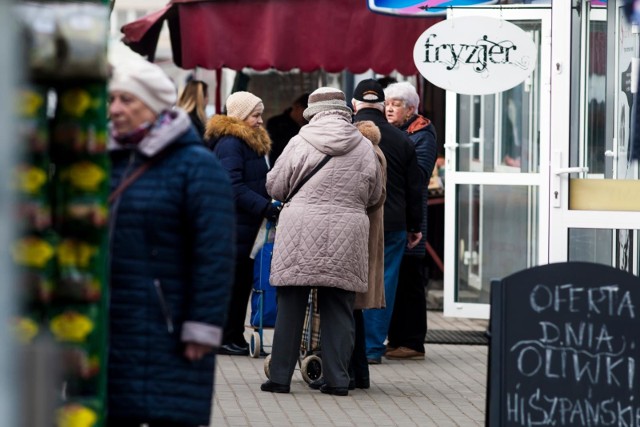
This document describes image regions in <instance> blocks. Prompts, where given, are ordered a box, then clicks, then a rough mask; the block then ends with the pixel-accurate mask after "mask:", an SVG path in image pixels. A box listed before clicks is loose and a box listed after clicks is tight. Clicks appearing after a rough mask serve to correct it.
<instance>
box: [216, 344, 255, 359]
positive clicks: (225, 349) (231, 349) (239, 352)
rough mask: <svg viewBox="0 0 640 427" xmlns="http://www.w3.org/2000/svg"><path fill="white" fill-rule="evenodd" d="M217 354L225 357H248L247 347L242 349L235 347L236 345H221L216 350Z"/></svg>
mask: <svg viewBox="0 0 640 427" xmlns="http://www.w3.org/2000/svg"><path fill="white" fill-rule="evenodd" d="M218 354H224V355H227V356H248V355H249V347H247V348H242V347H239V346H237V345H236V344H223V345H222V346H221V347H220V348H219V349H218Z"/></svg>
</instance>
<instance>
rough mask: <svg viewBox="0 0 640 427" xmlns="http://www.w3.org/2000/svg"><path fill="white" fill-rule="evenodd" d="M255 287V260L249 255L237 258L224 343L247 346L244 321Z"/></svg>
mask: <svg viewBox="0 0 640 427" xmlns="http://www.w3.org/2000/svg"><path fill="white" fill-rule="evenodd" d="M252 287H253V260H252V259H251V258H249V257H246V258H241V259H238V260H236V271H235V278H234V281H233V288H232V290H231V299H230V301H229V312H228V314H227V323H226V325H225V327H224V338H223V340H222V341H223V344H238V345H242V346H245V345H246V344H247V341H246V340H245V338H244V321H245V318H246V316H247V304H248V303H249V295H251V289H252Z"/></svg>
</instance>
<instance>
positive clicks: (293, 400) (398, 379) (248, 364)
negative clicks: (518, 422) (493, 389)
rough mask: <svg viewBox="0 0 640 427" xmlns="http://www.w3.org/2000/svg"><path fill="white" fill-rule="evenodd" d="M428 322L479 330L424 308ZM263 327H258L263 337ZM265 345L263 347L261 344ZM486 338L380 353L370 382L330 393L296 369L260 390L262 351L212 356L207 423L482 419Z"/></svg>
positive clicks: (458, 422) (477, 422) (474, 422)
mask: <svg viewBox="0 0 640 427" xmlns="http://www.w3.org/2000/svg"><path fill="white" fill-rule="evenodd" d="M428 316H429V327H437V328H439V329H442V328H451V329H462V330H474V329H477V330H483V328H486V322H484V321H473V320H465V319H447V318H443V317H442V315H441V313H439V312H431V311H430V312H429V314H428ZM270 333H271V331H265V341H267V344H270ZM269 349H270V348H269V347H267V350H269ZM487 354H488V348H487V346H481V345H473V346H470V345H432V344H428V345H426V360H421V361H415V360H414V361H399V360H393V361H391V360H386V359H383V362H382V364H381V365H374V366H370V370H371V388H370V389H368V390H360V389H358V390H355V391H350V392H349V396H347V397H336V396H330V395H325V394H322V393H320V392H319V391H316V390H311V389H310V388H309V387H308V386H307V384H306V383H305V382H304V380H303V379H302V376H301V375H300V372H299V371H296V372H295V373H294V376H293V380H292V384H291V393H290V394H271V393H265V392H261V391H260V384H261V383H262V382H263V381H265V379H266V377H265V374H264V370H263V366H264V358H260V359H252V358H250V357H242V356H218V358H217V360H218V368H217V372H216V392H215V399H214V409H213V419H212V424H211V425H212V426H216V427H217V426H278V427H280V426H300V425H305V426H345V427H346V426H364V425H367V426H418V425H419V426H438V427H440V426H442V427H446V426H482V425H484V412H485V387H486V372H487Z"/></svg>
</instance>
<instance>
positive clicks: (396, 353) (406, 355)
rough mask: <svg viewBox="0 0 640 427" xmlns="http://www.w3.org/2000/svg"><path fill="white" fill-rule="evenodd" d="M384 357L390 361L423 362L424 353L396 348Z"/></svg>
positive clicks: (405, 348)
mask: <svg viewBox="0 0 640 427" xmlns="http://www.w3.org/2000/svg"><path fill="white" fill-rule="evenodd" d="M384 357H386V358H387V359H392V360H424V352H422V353H421V352H419V351H415V350H413V349H410V348H407V347H398V348H396V349H395V350H391V351H387V352H386V353H385V355H384Z"/></svg>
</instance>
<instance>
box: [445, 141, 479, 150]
mask: <svg viewBox="0 0 640 427" xmlns="http://www.w3.org/2000/svg"><path fill="white" fill-rule="evenodd" d="M443 147H444V148H446V149H447V150H455V149H456V148H458V147H459V148H471V147H473V142H466V143H462V144H458V143H457V142H451V143H447V144H444V145H443Z"/></svg>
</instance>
